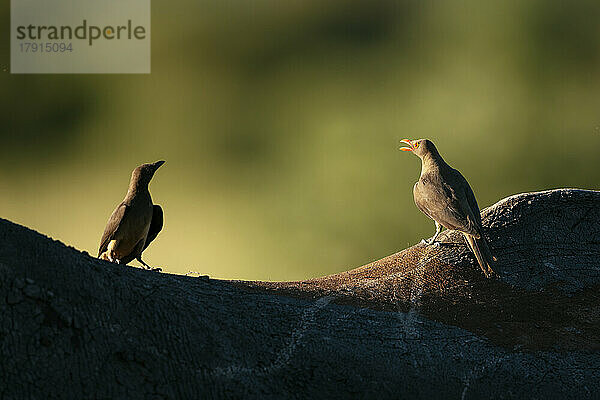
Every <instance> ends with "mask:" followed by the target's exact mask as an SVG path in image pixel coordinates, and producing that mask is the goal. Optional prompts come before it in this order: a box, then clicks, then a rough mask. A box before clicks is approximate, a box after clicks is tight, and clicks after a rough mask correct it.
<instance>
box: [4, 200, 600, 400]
mask: <svg viewBox="0 0 600 400" xmlns="http://www.w3.org/2000/svg"><path fill="white" fill-rule="evenodd" d="M482 217H483V226H484V231H485V235H486V237H487V238H488V240H489V241H490V245H491V248H492V252H493V253H494V255H496V257H497V258H498V261H497V263H496V268H497V272H498V273H499V274H500V275H501V278H500V279H499V280H489V279H485V278H484V276H483V274H482V273H481V270H480V269H479V267H478V266H477V264H476V262H475V260H474V258H473V256H472V253H471V252H470V251H469V250H468V248H467V247H466V245H465V243H464V239H463V238H462V235H460V234H457V233H456V232H448V231H447V232H443V233H442V234H441V235H440V237H439V238H440V240H441V241H442V245H441V247H439V248H435V247H428V246H424V245H421V244H418V245H416V246H413V247H411V248H409V249H406V250H404V251H401V252H399V253H397V254H394V255H391V256H389V257H386V258H383V259H381V260H379V261H376V262H373V263H371V264H369V265H366V266H364V267H361V268H357V269H354V270H351V271H348V272H344V273H341V274H336V275H332V276H328V277H323V278H318V279H312V280H308V281H299V282H241V281H216V280H209V279H205V278H192V277H185V276H177V275H168V274H159V273H157V272H150V271H144V270H140V269H136V268H131V267H124V266H119V265H115V264H111V263H108V262H104V261H101V260H98V259H95V258H93V257H90V256H89V255H87V254H86V253H81V252H79V251H77V250H75V249H73V248H69V247H66V246H64V245H63V244H61V243H59V242H57V241H52V240H51V239H48V238H47V237H45V236H42V235H40V234H38V233H36V232H34V231H31V230H29V229H27V228H25V227H22V226H19V225H16V224H13V223H11V222H9V221H6V220H0V240H1V243H2V246H1V247H0V398H6V399H11V398H12V399H21V398H48V399H51V398H77V399H79V398H131V399H138V398H139V399H155V398H156V399H158V398H215V397H217V398H261V399H265V398H267V399H268V398H283V397H285V398H328V399H331V398H356V397H359V398H370V397H377V398H428V399H429V398H455V399H479V398H481V399H487V398H505V399H506V398H508V399H510V398H515V399H516V398H544V399H548V398H556V399H570V398H572V399H586V398H589V399H592V398H596V396H597V395H598V393H600V352H599V349H600V299H599V296H598V293H599V288H600V257H599V256H600V239H599V238H600V192H593V191H583V190H574V189H560V190H553V191H546V192H539V193H529V194H521V195H517V196H512V197H510V198H507V199H504V200H502V201H500V202H499V203H497V204H496V205H494V206H492V207H490V208H488V209H486V210H484V211H483V213H482ZM279 294H281V295H279Z"/></svg>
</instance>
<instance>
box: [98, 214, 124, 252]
mask: <svg viewBox="0 0 600 400" xmlns="http://www.w3.org/2000/svg"><path fill="white" fill-rule="evenodd" d="M127 209H128V207H127V205H126V204H125V203H121V204H119V205H118V206H117V208H115V211H113V213H112V214H111V216H110V218H109V219H108V222H107V223H106V227H105V228H104V233H103V234H102V239H100V248H99V250H98V257H100V255H101V254H102V253H104V252H105V251H106V250H107V248H108V243H110V241H111V240H112V238H113V237H114V235H115V232H117V229H119V226H120V225H121V222H122V221H123V219H124V218H125V215H126V214H127Z"/></svg>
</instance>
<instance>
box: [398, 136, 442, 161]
mask: <svg viewBox="0 0 600 400" xmlns="http://www.w3.org/2000/svg"><path fill="white" fill-rule="evenodd" d="M400 142H402V143H404V144H407V145H409V146H410V147H400V150H402V151H412V153H413V154H414V155H416V156H419V158H423V157H424V156H425V155H427V154H430V153H437V149H436V148H435V145H434V144H433V142H432V141H431V140H429V139H417V140H410V139H402V140H401V141H400Z"/></svg>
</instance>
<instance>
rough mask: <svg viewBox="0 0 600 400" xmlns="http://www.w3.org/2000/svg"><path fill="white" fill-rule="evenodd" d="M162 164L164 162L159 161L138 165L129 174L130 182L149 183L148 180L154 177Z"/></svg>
mask: <svg viewBox="0 0 600 400" xmlns="http://www.w3.org/2000/svg"><path fill="white" fill-rule="evenodd" d="M164 163H165V162H164V161H162V160H161V161H157V162H154V163H149V164H142V165H140V166H139V167H137V168H136V169H134V170H133V173H132V174H131V180H132V181H136V182H140V183H145V184H148V183H150V180H151V179H152V177H153V176H154V173H155V172H156V170H157V169H158V168H160V166H161V165H163V164H164Z"/></svg>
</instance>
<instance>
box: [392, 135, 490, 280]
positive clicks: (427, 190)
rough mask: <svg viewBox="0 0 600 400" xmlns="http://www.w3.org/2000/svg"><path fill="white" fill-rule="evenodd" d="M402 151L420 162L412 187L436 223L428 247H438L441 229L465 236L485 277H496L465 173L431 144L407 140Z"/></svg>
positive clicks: (420, 205)
mask: <svg viewBox="0 0 600 400" xmlns="http://www.w3.org/2000/svg"><path fill="white" fill-rule="evenodd" d="M401 142H402V143H405V144H407V145H408V146H409V147H401V148H400V150H402V151H410V152H412V153H413V154H415V155H416V156H418V157H419V158H420V159H421V176H420V177H419V180H418V181H417V183H415V186H414V187H413V195H414V200H415V204H416V205H417V207H418V208H419V210H421V211H422V212H423V213H424V214H425V215H427V216H428V217H429V218H431V219H432V220H433V221H434V222H435V228H436V229H435V235H433V237H432V238H431V239H429V240H425V239H423V242H424V243H425V244H428V245H432V244H433V245H439V244H438V243H436V239H437V237H438V235H439V234H440V231H441V229H442V226H443V227H445V228H446V229H452V230H457V231H460V232H462V233H463V235H464V236H465V239H466V240H467V243H468V244H469V246H470V247H471V250H473V253H474V254H475V258H476V259H477V262H478V263H479V266H480V267H481V269H482V271H483V273H484V274H485V276H486V277H488V278H489V277H491V276H495V275H496V273H495V272H494V270H493V269H492V259H493V257H492V255H491V252H490V250H489V246H488V244H487V241H486V239H485V237H484V236H483V229H482V224H481V213H480V211H479V206H478V205H477V200H476V199H475V195H474V194H473V190H472V189H471V186H469V183H468V182H467V180H466V179H465V177H464V176H462V174H461V173H460V172H459V171H457V170H456V169H454V168H452V167H451V166H449V165H448V164H447V163H446V162H445V161H444V159H443V158H442V156H441V155H440V153H439V152H438V150H437V148H436V147H435V145H434V144H433V142H432V141H430V140H428V139H419V140H414V141H411V140H409V139H404V140H402V141H401Z"/></svg>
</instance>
